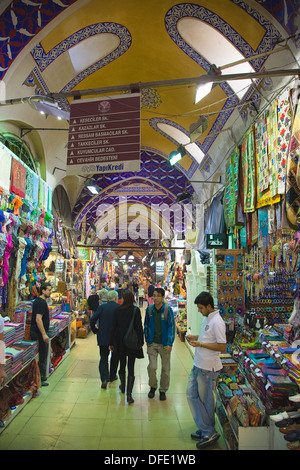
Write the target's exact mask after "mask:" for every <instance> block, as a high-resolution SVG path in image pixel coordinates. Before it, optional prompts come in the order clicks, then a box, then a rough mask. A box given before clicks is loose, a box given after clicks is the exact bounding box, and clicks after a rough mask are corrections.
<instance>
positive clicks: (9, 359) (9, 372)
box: [4, 355, 13, 383]
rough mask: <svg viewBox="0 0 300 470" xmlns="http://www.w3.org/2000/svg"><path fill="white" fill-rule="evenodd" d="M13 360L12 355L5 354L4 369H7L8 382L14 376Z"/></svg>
mask: <svg viewBox="0 0 300 470" xmlns="http://www.w3.org/2000/svg"><path fill="white" fill-rule="evenodd" d="M11 362H12V357H11V356H6V355H5V365H4V370H5V373H6V375H7V380H6V382H7V383H8V382H10V380H11V379H12V377H13V375H12V366H11Z"/></svg>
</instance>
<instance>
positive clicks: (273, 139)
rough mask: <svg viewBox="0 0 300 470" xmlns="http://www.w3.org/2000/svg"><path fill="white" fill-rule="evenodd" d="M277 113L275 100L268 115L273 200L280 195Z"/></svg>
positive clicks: (271, 194) (271, 193) (270, 177)
mask: <svg viewBox="0 0 300 470" xmlns="http://www.w3.org/2000/svg"><path fill="white" fill-rule="evenodd" d="M277 112H278V102H277V100H274V101H273V103H272V105H271V106H270V108H269V109H268V111H267V113H266V121H267V136H268V158H269V172H270V176H269V179H270V196H271V198H274V196H277V194H278V146H277V136H278V123H277Z"/></svg>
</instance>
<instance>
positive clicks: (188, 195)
mask: <svg viewBox="0 0 300 470" xmlns="http://www.w3.org/2000/svg"><path fill="white" fill-rule="evenodd" d="M191 197H192V195H191V193H189V192H186V193H182V194H179V196H177V198H176V202H182V201H185V200H186V199H190V198H191Z"/></svg>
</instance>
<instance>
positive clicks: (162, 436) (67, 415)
mask: <svg viewBox="0 0 300 470" xmlns="http://www.w3.org/2000/svg"><path fill="white" fill-rule="evenodd" d="M98 351H99V350H98V346H97V342H96V337H95V336H94V335H93V333H89V335H88V337H87V338H85V339H78V338H77V340H76V346H75V347H73V348H72V350H71V352H70V354H69V356H68V357H67V358H66V359H65V360H64V361H63V362H62V363H61V365H60V366H59V367H58V368H57V370H56V371H55V372H54V373H53V374H52V375H51V377H49V380H48V382H49V386H48V387H43V388H41V389H40V392H39V395H38V396H37V397H36V398H34V399H32V400H31V401H30V402H29V403H28V404H27V405H26V406H25V407H24V409H23V410H22V411H21V412H20V413H19V415H18V416H16V418H15V419H14V420H13V421H12V422H11V423H10V424H9V426H8V427H7V428H6V429H5V430H4V431H3V432H2V434H1V435H0V449H1V450H52V449H55V450H72V449H78V450H100V449H102V450H133V449H135V450H177V451H178V450H191V451H194V450H197V449H196V446H195V441H193V440H192V439H191V438H190V433H191V432H193V431H194V430H195V425H194V421H193V419H192V417H191V413H190V410H189V407H188V405H187V401H186V396H185V392H186V384H187V377H188V373H189V371H190V369H191V367H192V357H191V355H190V353H189V351H188V349H187V348H186V346H185V344H184V343H182V342H180V340H179V339H178V338H176V340H175V343H174V347H173V351H172V359H171V384H170V389H169V391H168V393H167V400H166V401H164V402H161V401H159V398H158V394H156V396H155V398H154V399H152V400H150V399H149V398H148V396H147V394H148V391H149V386H148V374H147V365H148V358H147V354H145V358H144V359H139V360H136V366H135V376H136V379H135V384H134V389H133V397H134V400H135V401H134V403H133V404H132V405H128V404H127V402H126V398H125V395H124V394H121V392H120V390H119V381H115V382H113V383H112V384H109V386H108V388H107V389H106V390H103V389H101V388H100V380H99V373H98V362H99V361H98V355H99V352H98ZM225 448H226V447H225V444H224V441H223V439H222V437H221V438H220V439H219V440H218V442H217V443H216V444H215V445H214V446H213V447H210V448H209V449H210V450H212V449H215V450H221V449H225Z"/></svg>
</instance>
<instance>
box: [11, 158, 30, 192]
mask: <svg viewBox="0 0 300 470" xmlns="http://www.w3.org/2000/svg"><path fill="white" fill-rule="evenodd" d="M10 191H12V192H13V193H14V194H17V196H21V197H25V191H26V168H25V166H24V165H23V164H22V162H20V160H17V159H16V158H14V157H12V162H11V173H10Z"/></svg>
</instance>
